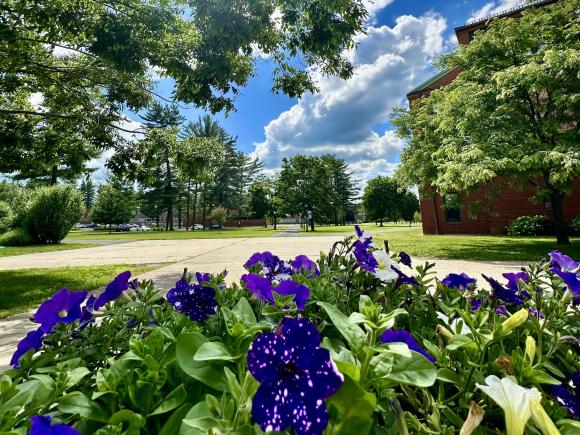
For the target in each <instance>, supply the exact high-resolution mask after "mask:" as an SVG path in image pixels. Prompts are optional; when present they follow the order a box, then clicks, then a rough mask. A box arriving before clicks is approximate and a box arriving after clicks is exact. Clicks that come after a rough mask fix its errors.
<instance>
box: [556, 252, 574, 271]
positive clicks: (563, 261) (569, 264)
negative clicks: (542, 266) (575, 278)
mask: <svg viewBox="0 0 580 435" xmlns="http://www.w3.org/2000/svg"><path fill="white" fill-rule="evenodd" d="M550 265H551V266H552V267H553V268H555V269H560V270H561V271H563V272H580V263H579V262H577V261H574V260H572V259H571V258H570V257H568V256H567V255H565V254H562V253H561V252H560V251H552V252H550Z"/></svg>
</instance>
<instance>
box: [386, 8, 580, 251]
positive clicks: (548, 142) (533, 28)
mask: <svg viewBox="0 0 580 435" xmlns="http://www.w3.org/2000/svg"><path fill="white" fill-rule="evenodd" d="M577 18H578V2H577V1H576V0H561V1H559V2H557V3H555V4H553V5H548V6H545V7H542V8H529V9H526V10H525V11H524V12H523V14H522V17H521V18H519V19H511V18H502V19H497V20H494V21H492V22H491V24H490V25H489V28H488V29H487V30H485V31H479V32H477V33H476V34H475V38H474V40H473V41H472V43H471V44H469V45H464V46H461V47H460V48H459V49H457V50H456V51H455V52H453V53H451V54H449V55H447V56H444V57H443V59H442V60H441V66H442V67H443V68H449V69H451V68H460V69H461V72H460V74H459V75H458V76H457V78H456V79H455V80H454V81H453V82H452V83H451V84H450V85H448V86H446V87H444V88H442V89H440V90H436V91H434V92H432V93H431V95H430V96H429V97H427V98H422V99H421V100H419V101H417V102H415V103H414V104H413V105H412V107H411V109H410V110H398V111H396V112H395V114H394V119H393V122H394V124H395V125H396V127H397V132H398V134H399V135H400V137H403V138H405V139H406V141H407V144H406V146H405V148H404V150H403V152H402V156H401V162H402V165H401V167H400V170H399V172H398V177H399V179H401V180H403V181H404V182H406V183H407V184H409V185H411V184H419V185H421V186H426V187H427V188H428V189H434V190H435V191H436V192H438V193H440V194H446V193H451V192H456V191H469V190H471V189H474V188H475V187H477V186H478V185H481V184H483V183H487V182H490V181H492V180H493V179H495V178H496V177H504V179H506V180H509V179H511V180H513V181H514V182H517V183H518V184H524V183H525V184H529V185H531V186H533V188H534V189H535V193H536V195H535V199H536V200H544V201H545V202H547V203H549V204H550V208H551V213H552V217H553V220H554V225H555V229H556V237H557V241H558V243H562V244H566V243H569V237H568V232H567V226H566V223H565V222H564V218H563V214H562V203H563V200H564V198H565V196H566V194H568V193H569V191H570V186H571V183H572V181H573V180H574V179H577V178H578V177H579V176H580V146H579V144H580V136H579V129H580V126H579V124H578V122H577V120H578V119H579V118H580V112H579V106H578V101H577V96H578V92H579V90H580V84H579V83H580V82H579V81H578V76H577V73H578V70H579V69H580V56H578V53H579V50H580V28H579V27H578V24H577Z"/></svg>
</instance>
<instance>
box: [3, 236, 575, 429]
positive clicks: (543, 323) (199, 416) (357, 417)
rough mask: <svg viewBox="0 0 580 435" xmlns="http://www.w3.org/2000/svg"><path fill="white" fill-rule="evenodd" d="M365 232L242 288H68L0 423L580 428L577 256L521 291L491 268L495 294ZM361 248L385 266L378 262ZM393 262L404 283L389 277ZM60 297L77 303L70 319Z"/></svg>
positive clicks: (8, 389)
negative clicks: (414, 260)
mask: <svg viewBox="0 0 580 435" xmlns="http://www.w3.org/2000/svg"><path fill="white" fill-rule="evenodd" d="M357 235H358V238H356V239H354V241H353V238H352V237H348V238H347V239H345V240H344V241H342V242H337V243H336V244H335V245H334V247H333V248H332V250H331V251H330V252H329V253H328V254H324V253H323V254H322V255H321V257H320V259H319V260H318V261H317V263H314V262H312V261H310V260H308V259H307V258H306V257H304V256H299V257H297V258H295V259H294V260H292V261H289V262H285V261H283V260H282V259H280V258H278V257H276V256H275V255H273V254H271V253H256V254H254V255H252V257H251V258H250V259H249V260H248V261H247V262H246V264H245V265H244V266H245V267H246V269H247V270H248V274H247V275H245V276H244V277H243V279H242V282H241V285H238V283H233V284H231V285H226V284H225V282H224V276H225V274H219V275H216V276H211V275H209V274H201V273H196V274H191V275H189V274H184V276H183V277H182V278H181V279H180V280H179V281H178V282H177V283H176V287H175V288H174V289H172V290H170V295H171V296H168V299H167V300H166V299H164V298H163V296H161V294H160V293H159V292H158V291H157V290H156V289H155V288H154V285H153V283H152V282H150V281H143V282H134V281H130V277H129V274H128V273H122V274H120V275H119V276H118V277H117V278H115V280H114V281H113V282H112V283H111V284H109V285H108V286H107V287H106V289H105V291H104V293H103V294H101V295H100V296H99V297H98V299H97V301H98V300H100V299H104V300H107V301H108V303H107V304H106V305H105V306H104V307H102V308H100V309H95V307H97V305H96V302H95V300H94V299H93V298H89V299H88V301H87V302H86V303H82V301H81V302H78V301H77V302H71V300H70V299H63V298H62V296H63V295H67V294H69V293H67V292H65V291H61V292H59V293H58V294H57V295H55V296H53V298H51V299H50V300H49V301H47V302H45V303H44V304H43V305H42V306H41V308H40V309H39V310H38V312H37V314H36V315H35V317H34V318H35V320H36V322H37V323H40V324H41V328H44V329H39V330H38V331H36V332H33V333H31V334H29V335H28V336H27V337H26V338H25V339H24V340H22V341H21V343H20V344H19V349H18V353H17V354H16V357H15V358H14V360H13V364H14V365H15V366H16V367H15V368H14V369H12V370H9V371H7V372H6V373H5V374H4V375H3V376H2V385H3V394H2V399H0V415H1V416H2V418H1V419H0V422H2V426H1V427H0V429H1V430H2V431H5V432H8V431H12V430H19V431H22V432H24V431H25V430H26V428H28V427H29V425H30V417H31V416H35V415H50V416H51V417H52V419H53V421H54V423H61V422H62V423H66V424H68V425H70V426H73V427H74V428H75V429H76V430H77V431H79V432H80V433H111V432H114V433H139V432H141V431H155V432H156V433H161V434H166V433H179V434H188V433H212V432H213V433H217V432H219V433H238V434H247V435H251V434H259V433H262V430H274V431H278V432H281V433H286V434H290V433H296V431H298V432H299V433H312V434H322V432H323V430H324V429H326V432H325V433H331V434H333V433H336V434H338V433H354V432H356V433H361V434H369V433H384V434H389V433H393V434H395V433H397V434H399V433H401V434H408V433H441V434H453V433H457V432H459V431H460V429H461V428H462V427H463V430H464V432H463V433H466V432H465V430H466V428H467V427H468V426H471V429H472V430H475V429H476V428H477V427H478V426H479V427H480V429H478V430H480V431H481V432H482V433H484V432H485V433H496V432H501V431H504V430H505V428H506V425H507V427H508V433H509V435H512V433H513V434H515V433H516V432H509V431H510V430H511V429H510V428H513V427H515V426H516V425H520V426H521V427H522V428H524V427H525V426H527V428H528V430H529V431H530V433H532V432H533V433H536V432H538V433H540V431H541V432H544V433H548V432H546V431H545V430H546V428H547V427H552V428H555V427H556V426H557V427H558V429H554V430H559V431H560V432H561V433H562V434H564V435H569V434H573V433H575V432H576V431H577V430H578V427H579V426H578V423H577V421H575V420H574V418H575V413H576V408H574V403H575V402H573V400H575V399H574V395H573V394H574V393H573V391H572V390H571V389H570V387H569V385H568V382H569V380H570V379H576V378H575V377H576V376H577V372H578V371H580V361H579V360H578V358H577V355H576V350H575V346H577V344H576V339H575V337H577V336H578V334H579V333H580V330H579V326H578V318H579V316H580V313H579V312H578V305H576V304H575V302H577V299H575V298H578V297H580V295H578V294H577V291H576V290H573V287H571V288H570V289H569V290H568V286H569V285H572V284H568V282H570V283H572V281H568V276H567V275H565V274H566V273H570V274H572V275H574V274H575V273H578V271H574V270H573V269H574V268H576V269H578V268H579V267H580V266H579V265H578V263H576V262H574V261H573V260H572V259H569V258H567V257H565V256H562V255H561V254H560V253H558V252H552V253H551V254H550V255H551V259H550V261H542V262H540V263H538V264H535V265H531V266H530V267H528V268H526V269H525V272H522V273H519V274H506V275H505V278H506V281H507V283H506V284H502V283H499V282H496V281H494V280H491V279H490V280H489V282H490V284H491V286H492V288H493V291H492V292H491V293H490V292H489V291H487V290H483V289H482V288H481V285H478V283H474V280H472V279H469V277H465V276H461V275H456V276H455V277H454V278H453V279H451V276H449V277H447V278H446V279H444V280H442V281H441V282H440V281H438V280H435V279H434V265H433V264H429V263H426V264H425V265H419V266H416V267H415V268H414V269H410V268H406V269H403V265H402V264H401V263H399V262H400V261H401V262H402V261H405V262H407V261H408V258H406V257H405V255H404V254H403V253H401V254H398V255H390V256H389V255H388V254H387V253H386V252H381V251H377V250H375V249H372V248H371V244H372V240H371V238H370V237H369V236H368V234H366V233H363V232H362V231H360V230H358V229H357ZM357 246H358V248H356V249H359V248H361V247H362V249H364V250H367V254H368V255H370V256H376V258H378V259H381V263H378V264H377V266H375V268H374V269H373V268H371V269H370V270H369V271H367V270H363V269H362V267H363V264H361V263H357V261H356V260H355V259H354V258H353V256H352V254H351V253H352V250H353V248H355V247H357ZM385 256H386V257H385ZM387 267H390V268H391V269H390V270H393V271H396V274H395V276H396V277H397V278H392V279H391V278H389V279H385V280H384V281H383V280H381V279H380V278H379V277H384V276H386V275H385V274H383V273H379V272H380V271H382V270H383V269H385V270H386V268H387ZM405 267H407V266H405ZM458 272H459V271H458ZM407 273H412V276H409V275H407ZM561 276H562V277H565V279H564V278H560V277H561ZM462 279H463V280H464V281H465V282H466V283H468V284H466V285H465V286H461V285H460V284H459V282H460V281H461V280H462ZM444 283H446V284H444ZM129 286H131V287H132V288H135V289H136V290H135V291H134V292H133V291H130V290H128V287H129ZM264 286H265V287H264ZM540 289H541V290H540ZM183 290H187V291H186V292H183ZM190 290H191V291H190ZM278 292H279V293H278ZM76 296H78V294H77V295H76ZM81 296H82V298H84V297H87V295H86V293H83V294H81ZM202 302H203V304H202ZM183 304H188V305H187V306H188V307H189V308H188V309H184V305H183ZM50 307H53V309H54V310H61V309H64V308H66V310H67V313H68V316H67V318H66V319H62V321H60V322H59V323H57V324H56V325H54V327H53V326H52V322H53V321H54V316H53V313H52V312H51V311H50ZM77 309H78V311H76V310H77ZM200 310H202V311H200ZM178 311H181V312H183V313H185V314H180V313H179V312H178ZM75 312H77V317H75V316H74V315H73V316H72V317H71V316H70V313H75ZM201 314H203V315H201ZM190 316H191V318H190ZM96 318H98V319H99V321H98V322H95V321H94V320H95V319H96ZM193 318H195V319H196V320H195V321H194V320H192V319H193ZM47 325H51V327H50V328H49V329H50V332H46V331H47V329H46V326H47ZM300 331H302V332H301V333H300ZM112 337H114V339H112ZM33 349H34V350H33ZM27 350H28V352H27ZM37 351H38V352H37ZM35 352H36V354H35ZM33 354H34V355H33ZM497 377H500V378H502V380H501V381H500V380H499V379H498V378H497ZM574 382H576V381H574ZM498 383H501V384H502V385H504V388H506V389H507V390H504V396H498V395H496V393H495V388H496V387H497V384H498ZM278 389H279V392H278V393H276V392H277V391H278ZM528 392H529V393H528ZM506 395H507V396H508V397H510V398H511V399H509V400H508V401H507V402H506V400H505V397H506ZM524 396H525V397H524ZM528 396H529V397H530V398H533V399H534V400H535V401H534V402H533V403H531V402H530V403H528V401H527V397H528ZM502 397H503V399H502ZM309 398H312V402H309ZM315 399H316V400H315ZM524 399H526V400H524ZM570 400H572V402H570ZM576 400H577V398H576ZM562 404H564V405H565V406H562ZM515 405H519V406H526V408H525V409H524V408H522V409H521V410H520V412H516V411H513V412H512V411H510V406H515ZM527 406H529V407H530V408H528V407H527ZM482 408H483V409H482ZM532 409H533V412H532V411H531V410H532ZM306 410H307V411H306ZM294 411H296V412H297V413H300V412H301V411H304V412H303V413H302V415H301V418H300V419H295V418H292V415H295V412H294ZM504 412H505V420H504V417H503V414H504ZM470 414H477V415H479V416H480V417H482V418H480V419H478V420H477V421H475V422H474V421H472V419H469V418H467V417H468V415H470ZM531 415H533V418H530V416H531ZM576 417H577V416H576ZM317 418H318V420H316V419H317ZM466 418H467V421H466ZM514 419H515V420H514ZM307 423H309V425H308V427H311V429H312V430H310V431H304V430H302V429H301V427H302V426H301V425H303V424H304V425H306V424H307ZM554 425H556V426H554ZM291 428H294V429H295V430H296V431H295V430H292V429H291ZM469 433H471V432H469Z"/></svg>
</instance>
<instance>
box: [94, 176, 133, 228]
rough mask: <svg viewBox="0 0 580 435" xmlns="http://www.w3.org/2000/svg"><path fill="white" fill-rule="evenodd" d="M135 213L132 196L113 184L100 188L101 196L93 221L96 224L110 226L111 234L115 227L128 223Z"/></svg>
mask: <svg viewBox="0 0 580 435" xmlns="http://www.w3.org/2000/svg"><path fill="white" fill-rule="evenodd" d="M134 211H135V205H134V201H133V198H132V195H129V194H128V193H127V192H126V191H123V190H121V189H118V188H116V187H115V186H114V185H112V184H104V185H102V186H100V188H99V195H98V196H97V200H96V201H95V205H94V206H93V211H92V219H93V222H94V223H96V224H102V225H108V226H109V233H110V232H111V227H112V226H113V225H119V224H124V223H127V222H128V221H129V220H130V219H131V217H132V216H133V212H134Z"/></svg>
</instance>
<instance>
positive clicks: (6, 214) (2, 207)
mask: <svg viewBox="0 0 580 435" xmlns="http://www.w3.org/2000/svg"><path fill="white" fill-rule="evenodd" d="M13 220H14V213H13V212H12V208H11V207H10V205H9V204H8V203H7V202H4V201H0V234H2V233H5V232H6V231H8V230H9V229H10V228H11V226H12V221H13Z"/></svg>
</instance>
